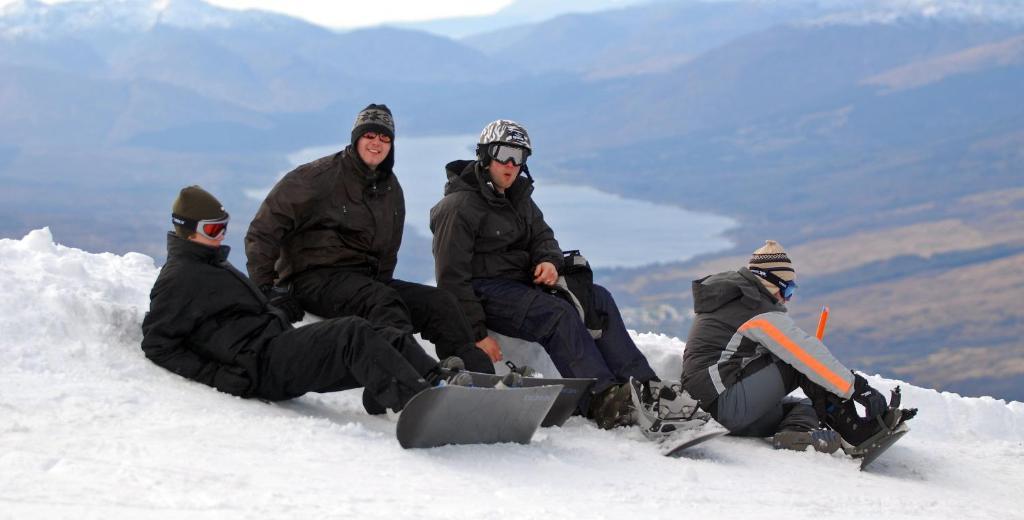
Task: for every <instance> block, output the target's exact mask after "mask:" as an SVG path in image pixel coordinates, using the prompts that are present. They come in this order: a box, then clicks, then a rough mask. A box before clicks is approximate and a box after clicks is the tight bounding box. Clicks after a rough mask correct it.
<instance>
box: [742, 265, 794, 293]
mask: <svg viewBox="0 0 1024 520" xmlns="http://www.w3.org/2000/svg"><path fill="white" fill-rule="evenodd" d="M772 271H792V269H789V268H785V267H783V268H775V269H756V268H754V269H750V272H752V273H754V274H756V275H758V276H760V277H761V278H764V279H765V280H768V281H769V282H771V283H772V284H773V285H775V286H776V287H778V288H779V292H780V293H782V299H784V300H786V301H789V299H790V298H792V297H793V294H794V293H796V288H797V287H798V286H797V284H796V280H783V279H782V278H779V276H778V275H776V274H775V273H773V272H772Z"/></svg>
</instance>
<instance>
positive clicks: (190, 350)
mask: <svg viewBox="0 0 1024 520" xmlns="http://www.w3.org/2000/svg"><path fill="white" fill-rule="evenodd" d="M229 251H230V249H229V248H228V247H227V246H222V247H220V248H212V247H207V246H204V245H202V244H197V243H195V242H191V241H188V240H185V239H183V238H179V237H178V236H177V235H175V234H174V233H169V234H168V236H167V263H166V264H164V266H163V268H162V269H161V270H160V275H159V276H158V277H157V279H156V283H155V284H154V285H153V290H152V291H151V292H150V295H149V298H150V303H149V312H148V313H146V317H145V319H143V321H142V334H143V337H142V350H143V352H145V354H146V357H148V358H149V359H150V360H151V361H153V362H154V363H156V364H157V365H160V366H162V367H164V368H166V369H167V370H170V371H172V372H174V373H176V374H180V375H182V376H184V377H187V378H189V379H193V380H195V381H199V382H200V383H204V384H207V385H210V386H212V387H215V388H217V389H218V390H220V391H222V392H227V393H229V394H234V395H239V396H248V395H250V394H251V393H252V392H253V391H254V390H255V389H256V386H257V381H256V378H257V377H259V357H260V352H261V351H262V349H263V348H264V346H265V345H266V343H267V342H268V341H269V340H270V339H272V338H274V337H276V336H277V335H279V334H281V333H282V332H284V331H285V330H289V329H291V328H292V327H291V324H289V323H288V322H287V319H286V318H284V316H282V315H280V311H277V310H275V309H273V308H272V307H269V306H268V305H267V302H266V299H265V298H264V297H263V295H262V294H261V293H260V291H259V290H258V289H257V288H256V286H255V285H254V284H253V283H252V282H250V281H249V280H248V279H247V278H246V277H245V275H243V274H242V273H241V272H239V271H238V270H237V269H235V268H234V266H232V265H231V264H230V263H228V261H227V256H228V253H229Z"/></svg>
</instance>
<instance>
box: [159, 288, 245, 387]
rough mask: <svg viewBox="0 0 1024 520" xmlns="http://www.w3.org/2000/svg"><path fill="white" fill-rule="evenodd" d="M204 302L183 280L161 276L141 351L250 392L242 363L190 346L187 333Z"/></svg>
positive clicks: (206, 380) (193, 375)
mask: <svg viewBox="0 0 1024 520" xmlns="http://www.w3.org/2000/svg"><path fill="white" fill-rule="evenodd" d="M201 313H202V310H201V305H200V304H199V303H198V302H197V301H195V300H194V299H193V294H192V291H191V290H190V289H189V288H188V287H183V286H182V285H181V284H177V283H173V282H171V281H169V280H164V279H158V280H157V283H156V285H155V286H154V287H153V291H152V292H151V293H150V305H149V312H148V313H146V317H145V318H144V319H143V320H142V351H143V352H144V353H145V354H146V357H147V358H149V360H150V361H152V362H153V363H156V364H157V365H159V366H161V367H163V368H166V369H167V370H170V371H171V372H174V373H175V374H178V375H180V376H183V377H187V378H189V379H192V380H193V381H198V382H200V383H203V384H205V385H209V386H212V387H214V388H216V389H218V390H220V391H222V392H226V393H229V394H233V395H238V396H243V397H244V396H247V395H248V394H249V392H250V386H251V381H250V379H249V377H248V376H247V375H246V373H245V370H244V369H243V368H242V367H239V366H231V365H224V364H221V363H219V362H217V361H215V360H212V359H207V358H204V357H203V356H200V355H199V354H197V353H196V352H194V351H193V350H192V349H190V348H189V347H188V336H189V334H190V333H191V332H192V330H194V329H195V328H196V327H198V325H199V322H200V320H201V318H202V316H201Z"/></svg>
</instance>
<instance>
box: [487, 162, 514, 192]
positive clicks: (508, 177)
mask: <svg viewBox="0 0 1024 520" xmlns="http://www.w3.org/2000/svg"><path fill="white" fill-rule="evenodd" d="M487 169H488V170H490V172H491V182H492V183H493V184H494V188H495V189H497V190H498V192H499V193H505V190H507V189H508V188H509V187H510V186H512V183H513V182H516V177H519V171H520V170H521V169H522V167H521V166H516V165H515V164H512V161H508V162H504V163H500V162H498V161H495V160H494V159H491V165H490V166H488V167H487Z"/></svg>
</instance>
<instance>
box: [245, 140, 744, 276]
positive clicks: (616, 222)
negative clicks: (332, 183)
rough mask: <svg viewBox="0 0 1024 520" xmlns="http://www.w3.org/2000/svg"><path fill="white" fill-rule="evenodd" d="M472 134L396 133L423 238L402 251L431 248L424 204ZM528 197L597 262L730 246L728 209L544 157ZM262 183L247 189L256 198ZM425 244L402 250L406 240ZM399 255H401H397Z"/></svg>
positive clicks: (630, 261)
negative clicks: (580, 172)
mask: <svg viewBox="0 0 1024 520" xmlns="http://www.w3.org/2000/svg"><path fill="white" fill-rule="evenodd" d="M476 139H477V137H476V135H459V136H439V137H405V138H399V139H398V140H396V145H397V146H396V148H395V153H396V156H395V173H396V175H397V176H398V178H399V180H400V181H401V183H402V188H403V189H404V191H405V199H406V201H405V204H406V224H407V225H408V226H409V227H411V228H412V229H413V230H415V232H416V233H417V235H419V238H421V240H417V239H416V237H409V238H410V239H409V240H406V241H405V242H404V243H403V246H402V255H406V254H411V255H414V256H417V257H420V256H423V255H425V256H426V257H429V256H430V248H429V247H430V246H429V244H430V238H431V233H430V227H429V218H430V217H429V214H430V208H431V207H432V206H433V205H434V204H436V203H437V201H438V200H440V198H441V197H442V195H443V194H444V184H445V181H446V177H445V173H444V165H445V164H447V163H448V162H449V161H452V160H454V159H470V158H472V157H473V146H475V143H476ZM343 146H344V145H331V146H317V147H311V148H305V149H302V150H299V151H297V152H294V153H292V154H289V155H288V161H289V163H290V164H294V165H296V166H297V165H299V164H302V163H305V162H308V161H311V160H313V159H316V158H319V157H322V156H324V155H328V154H330V153H333V152H336V151H338V150H340V149H341V148H343ZM531 165H532V166H534V169H533V170H531V175H533V178H534V181H535V191H534V200H535V201H536V202H537V205H538V206H540V208H541V210H542V211H543V212H544V217H545V219H546V220H547V222H548V224H550V225H551V227H552V228H553V229H554V230H555V237H556V238H557V239H558V242H559V244H560V245H561V246H562V248H563V249H566V250H568V249H579V250H580V251H582V252H583V254H584V255H585V256H586V257H587V259H588V260H590V263H591V265H592V266H594V267H595V268H610V267H639V266H642V265H647V264H653V263H659V262H673V261H681V260H686V259H689V258H692V257H693V256H696V255H700V254H704V253H711V252H715V251H720V250H724V249H728V248H729V247H731V246H732V244H731V243H730V242H729V240H727V239H726V238H724V237H723V236H722V234H723V233H724V232H725V231H727V230H729V229H730V228H732V227H734V226H735V225H736V222H735V221H734V220H732V219H730V218H728V217H723V216H720V215H712V214H707V213H698V212H694V211H687V210H685V209H683V208H679V207H676V206H669V205H663V204H653V203H650V202H646V201H642V200H637V199H631V198H628V197H622V196H619V195H615V194H611V193H606V192H603V191H601V190H599V189H596V188H592V187H588V186H574V185H566V184H559V183H557V182H553V181H550V180H547V179H545V177H544V168H543V162H540V161H538V162H537V163H536V164H533V163H531ZM267 191H269V187H268V188H266V189H265V190H254V191H253V192H249V195H250V196H251V197H253V198H258V199H259V200H262V198H263V197H264V196H265V194H266V192H267ZM409 247H415V248H425V251H408V250H407V248H409ZM402 255H400V256H402Z"/></svg>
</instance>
